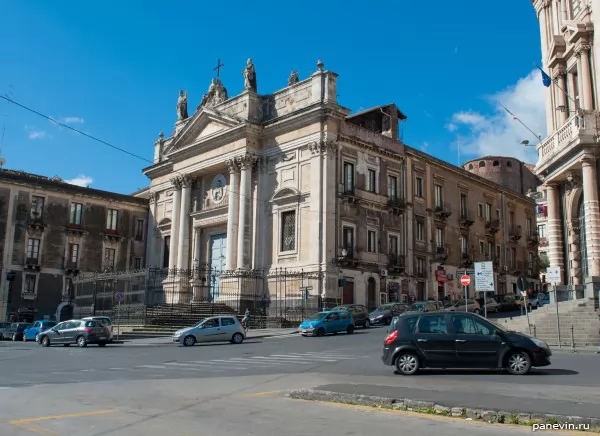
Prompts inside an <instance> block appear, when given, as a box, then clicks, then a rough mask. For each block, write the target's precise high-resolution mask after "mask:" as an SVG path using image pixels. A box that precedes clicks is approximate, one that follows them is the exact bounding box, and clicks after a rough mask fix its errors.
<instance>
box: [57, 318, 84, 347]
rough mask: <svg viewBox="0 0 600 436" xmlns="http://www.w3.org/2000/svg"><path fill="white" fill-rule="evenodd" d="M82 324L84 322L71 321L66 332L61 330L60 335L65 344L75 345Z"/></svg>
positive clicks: (65, 329)
mask: <svg viewBox="0 0 600 436" xmlns="http://www.w3.org/2000/svg"><path fill="white" fill-rule="evenodd" d="M81 324H82V321H69V322H68V323H67V324H66V325H65V328H64V330H61V332H60V335H61V336H62V338H63V343H64V344H73V343H75V341H76V339H77V336H78V335H79V327H80V325H81Z"/></svg>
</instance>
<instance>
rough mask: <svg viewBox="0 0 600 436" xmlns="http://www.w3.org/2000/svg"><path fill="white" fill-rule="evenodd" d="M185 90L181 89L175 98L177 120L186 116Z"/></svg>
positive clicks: (181, 119)
mask: <svg viewBox="0 0 600 436" xmlns="http://www.w3.org/2000/svg"><path fill="white" fill-rule="evenodd" d="M187 99H188V97H187V92H185V93H184V92H183V90H180V91H179V98H178V99H177V121H183V120H185V119H187V118H188V109H187Z"/></svg>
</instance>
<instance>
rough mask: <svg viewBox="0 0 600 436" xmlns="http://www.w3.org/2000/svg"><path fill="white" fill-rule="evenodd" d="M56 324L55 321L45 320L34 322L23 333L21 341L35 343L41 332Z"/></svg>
mask: <svg viewBox="0 0 600 436" xmlns="http://www.w3.org/2000/svg"><path fill="white" fill-rule="evenodd" d="M56 324H57V322H56V321H48V320H47V319H40V320H38V321H35V322H34V323H33V324H31V325H30V326H29V327H27V328H26V329H25V330H24V331H23V341H37V338H38V335H39V334H40V333H41V332H43V331H46V330H48V329H51V328H52V327H54V326H55V325H56Z"/></svg>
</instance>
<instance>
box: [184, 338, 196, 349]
mask: <svg viewBox="0 0 600 436" xmlns="http://www.w3.org/2000/svg"><path fill="white" fill-rule="evenodd" d="M195 343H196V338H195V337H193V336H192V335H188V336H186V337H185V338H183V346H184V347H191V346H192V345H194V344H195Z"/></svg>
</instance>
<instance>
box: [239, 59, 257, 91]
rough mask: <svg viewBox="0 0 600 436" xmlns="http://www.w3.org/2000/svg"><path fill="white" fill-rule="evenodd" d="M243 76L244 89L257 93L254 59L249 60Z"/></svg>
mask: <svg viewBox="0 0 600 436" xmlns="http://www.w3.org/2000/svg"><path fill="white" fill-rule="evenodd" d="M242 75H243V76H244V88H246V89H247V90H249V91H254V92H256V72H255V71H254V64H253V63H252V59H248V62H247V63H246V68H244V71H242Z"/></svg>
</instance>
